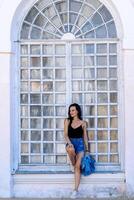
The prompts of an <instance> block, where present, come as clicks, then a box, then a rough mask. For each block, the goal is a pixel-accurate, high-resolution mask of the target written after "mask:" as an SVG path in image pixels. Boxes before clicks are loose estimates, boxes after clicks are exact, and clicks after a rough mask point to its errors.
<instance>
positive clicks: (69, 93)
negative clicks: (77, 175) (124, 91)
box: [19, 0, 120, 171]
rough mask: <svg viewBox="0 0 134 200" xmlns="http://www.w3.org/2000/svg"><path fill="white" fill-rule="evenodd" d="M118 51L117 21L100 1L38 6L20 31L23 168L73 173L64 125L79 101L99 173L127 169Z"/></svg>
mask: <svg viewBox="0 0 134 200" xmlns="http://www.w3.org/2000/svg"><path fill="white" fill-rule="evenodd" d="M117 52H118V38H117V32H116V27H115V23H114V20H113V17H112V15H111V13H110V12H109V11H108V9H107V8H106V7H105V5H104V4H102V3H101V2H100V1H98V0H94V1H93V0H83V1H77V0H72V1H71V0H53V1H52V0H47V1H46V0H39V1H37V2H36V3H35V4H34V5H33V7H32V8H31V9H30V11H29V12H28V14H27V15H26V17H25V19H24V21H23V24H22V28H21V32H20V86H21V87H20V161H19V163H20V166H23V165H27V166H30V165H35V164H36V165H41V166H42V167H43V169H46V170H48V165H49V170H53V169H54V168H56V170H61V171H62V170H69V168H68V164H67V163H68V160H67V157H66V152H65V148H64V140H63V121H64V118H65V117H66V114H67V109H68V105H69V104H70V103H72V102H77V103H79V104H80V105H81V107H82V110H83V118H84V119H85V120H86V121H87V122H88V135H89V143H90V150H91V154H92V155H93V156H94V157H95V160H96V163H97V167H96V169H97V170H104V166H105V170H112V171H113V170H119V169H120V157H119V145H118V140H119V135H118V68H117V65H118V59H117V58H118V55H117ZM57 166H58V167H57ZM59 166H60V167H59ZM63 166H64V169H63Z"/></svg>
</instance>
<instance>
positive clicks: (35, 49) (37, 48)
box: [30, 45, 40, 55]
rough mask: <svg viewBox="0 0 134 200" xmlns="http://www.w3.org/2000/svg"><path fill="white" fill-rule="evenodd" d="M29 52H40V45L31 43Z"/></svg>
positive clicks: (36, 53) (37, 53)
mask: <svg viewBox="0 0 134 200" xmlns="http://www.w3.org/2000/svg"><path fill="white" fill-rule="evenodd" d="M30 53H31V54H33V55H34V54H35V55H39V54H40V45H31V46H30Z"/></svg>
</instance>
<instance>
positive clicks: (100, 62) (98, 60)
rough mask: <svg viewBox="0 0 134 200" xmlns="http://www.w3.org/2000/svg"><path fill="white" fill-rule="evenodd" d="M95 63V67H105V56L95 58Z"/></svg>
mask: <svg viewBox="0 0 134 200" xmlns="http://www.w3.org/2000/svg"><path fill="white" fill-rule="evenodd" d="M96 63H97V65H107V56H97V57H96Z"/></svg>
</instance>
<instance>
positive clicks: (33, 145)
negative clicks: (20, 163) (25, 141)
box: [31, 143, 41, 153]
mask: <svg viewBox="0 0 134 200" xmlns="http://www.w3.org/2000/svg"><path fill="white" fill-rule="evenodd" d="M40 149H41V144H39V143H31V153H40V152H41V150H40Z"/></svg>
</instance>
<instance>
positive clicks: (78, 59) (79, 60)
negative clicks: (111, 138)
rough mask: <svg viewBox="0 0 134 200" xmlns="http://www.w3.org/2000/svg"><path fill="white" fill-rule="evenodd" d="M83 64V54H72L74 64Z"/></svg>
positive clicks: (74, 65)
mask: <svg viewBox="0 0 134 200" xmlns="http://www.w3.org/2000/svg"><path fill="white" fill-rule="evenodd" d="M81 65H82V57H81V56H72V66H73V67H76V66H81Z"/></svg>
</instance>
